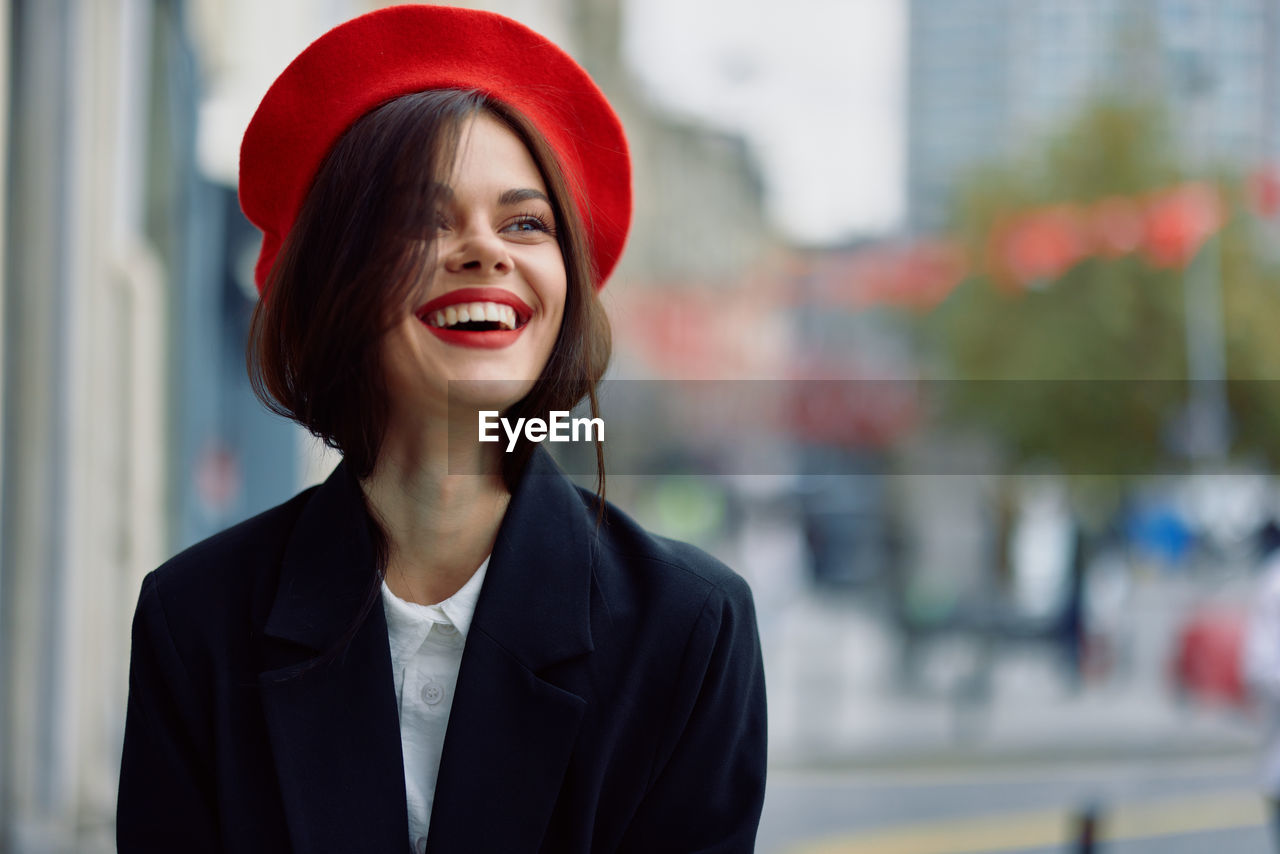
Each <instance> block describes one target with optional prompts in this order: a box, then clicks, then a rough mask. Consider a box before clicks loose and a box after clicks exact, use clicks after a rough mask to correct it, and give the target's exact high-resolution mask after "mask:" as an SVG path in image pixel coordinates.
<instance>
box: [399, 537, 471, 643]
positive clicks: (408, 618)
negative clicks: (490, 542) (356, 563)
mask: <svg viewBox="0 0 1280 854" xmlns="http://www.w3.org/2000/svg"><path fill="white" fill-rule="evenodd" d="M488 568H489V558H487V557H486V558H485V559H484V562H483V563H481V564H480V568H479V569H477V570H476V571H475V572H473V573H472V574H471V578H469V579H467V583H466V584H464V585H462V587H460V588H459V589H458V591H457V592H456V593H454V594H453V595H452V596H450V597H449V598H448V599H445V600H444V601H443V602H437V603H436V604H434V605H421V604H419V603H417V602H407V601H405V600H404V599H401V598H400V597H399V596H397V595H396V594H394V593H392V592H391V588H390V587H388V586H387V582H386V580H385V579H384V580H383V582H382V601H383V605H384V606H385V609H386V614H387V625H388V626H389V627H390V629H391V631H392V633H393V634H395V635H397V636H409V637H414V636H418V635H421V638H419V641H421V640H422V639H425V638H426V635H427V632H429V631H430V630H431V625H432V624H433V623H443V624H448V625H452V626H453V627H454V628H455V629H457V630H458V633H459V634H460V635H461V636H462V637H463V638H466V636H467V632H468V631H469V630H470V628H471V618H472V617H473V616H474V615H475V612H476V602H477V601H478V600H479V598H480V588H481V587H482V586H483V584H484V577H485V572H486V571H487V570H488Z"/></svg>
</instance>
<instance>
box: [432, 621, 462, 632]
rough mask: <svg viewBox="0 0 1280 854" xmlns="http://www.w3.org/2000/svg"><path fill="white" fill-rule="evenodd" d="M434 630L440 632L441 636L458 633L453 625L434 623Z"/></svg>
mask: <svg viewBox="0 0 1280 854" xmlns="http://www.w3.org/2000/svg"><path fill="white" fill-rule="evenodd" d="M436 628H437V629H439V630H440V634H442V635H456V634H457V633H458V629H457V627H455V626H454V625H453V623H436Z"/></svg>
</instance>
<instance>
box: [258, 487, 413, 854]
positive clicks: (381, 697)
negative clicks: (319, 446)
mask: <svg viewBox="0 0 1280 854" xmlns="http://www.w3.org/2000/svg"><path fill="white" fill-rule="evenodd" d="M359 488H360V487H359V484H358V483H357V482H356V481H355V479H354V478H353V477H351V476H350V474H349V472H348V471H347V469H346V466H345V465H340V466H338V468H337V470H335V471H334V473H333V474H332V475H331V476H330V477H329V479H328V480H327V481H326V482H325V483H324V484H323V485H322V486H321V487H320V488H319V489H318V490H317V491H316V493H315V494H314V495H313V496H312V497H311V499H310V500H309V501H308V503H307V506H306V508H305V509H304V510H303V512H302V515H301V516H300V517H299V520H298V523H297V525H296V527H295V529H294V532H293V534H292V536H291V537H290V540H289V544H288V546H287V548H286V552H285V555H284V561H283V565H282V570H281V576H280V585H279V589H278V590H277V593H276V598H275V602H274V604H273V606H272V610H271V613H270V615H269V617H268V619H267V623H266V627H265V633H266V634H267V635H268V636H269V637H273V638H277V639H279V640H283V641H287V642H289V645H287V646H282V647H281V649H283V650H284V652H282V653H279V654H278V655H279V657H278V658H277V659H276V660H274V661H272V662H270V663H269V665H268V666H271V667H273V669H270V670H268V671H267V672H264V673H263V674H261V676H260V677H259V680H260V684H261V693H262V702H263V709H264V713H265V715H266V721H267V728H268V732H269V734H270V738H271V747H272V751H273V753H274V757H275V762H276V768H277V770H278V774H279V777H280V789H281V794H282V797H283V800H284V805H285V811H286V814H287V821H288V825H289V835H290V839H291V841H292V843H293V848H294V850H295V851H296V852H298V854H327V852H334V854H338V852H344V853H345V852H351V851H403V850H406V848H407V847H408V827H409V824H408V811H407V808H406V806H405V791H404V770H403V764H402V758H401V749H400V725H399V715H398V713H397V710H396V699H395V687H394V681H393V678H392V674H391V654H390V651H389V648H388V644H387V626H386V618H385V617H384V615H383V611H382V607H381V604H380V602H377V601H375V602H374V606H373V608H372V609H371V610H370V612H369V616H368V618H367V619H366V620H364V622H363V625H361V627H360V628H359V630H358V631H357V632H356V634H355V636H354V637H353V638H352V640H351V641H350V643H349V644H348V645H347V646H346V647H345V649H344V650H343V651H342V652H341V653H340V654H339V655H338V656H337V657H336V659H335V660H334V661H332V662H330V663H326V664H322V665H319V666H317V667H314V668H312V669H310V670H303V671H302V672H301V673H299V672H298V669H299V668H298V667H297V665H298V664H299V663H305V662H306V661H307V660H309V659H310V658H311V657H312V656H313V655H314V654H315V653H318V652H324V651H328V650H329V649H330V648H331V647H332V646H333V644H335V643H337V642H338V641H339V640H340V639H341V637H342V635H343V632H344V631H346V630H347V629H348V628H349V626H350V625H351V623H352V621H353V620H354V619H355V618H356V615H357V614H358V613H359V610H360V608H361V606H362V604H363V603H364V601H365V597H366V595H367V593H368V586H369V584H370V581H371V577H372V571H373V570H372V567H373V549H372V544H371V541H370V539H369V534H368V529H367V527H366V524H367V523H366V521H365V511H364V504H363V499H362V498H361V496H360V493H359ZM298 647H304V648H306V653H305V654H301V655H300V654H299V650H298ZM285 662H287V664H286V665H285V666H281V664H283V663H285Z"/></svg>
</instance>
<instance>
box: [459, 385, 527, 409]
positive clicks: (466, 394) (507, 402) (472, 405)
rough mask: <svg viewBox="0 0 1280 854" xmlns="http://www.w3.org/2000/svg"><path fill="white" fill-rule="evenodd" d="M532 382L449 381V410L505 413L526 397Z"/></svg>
mask: <svg viewBox="0 0 1280 854" xmlns="http://www.w3.org/2000/svg"><path fill="white" fill-rule="evenodd" d="M533 384H534V381H533V380H513V379H464V380H450V381H449V408H450V410H452V409H453V408H454V407H462V408H464V409H467V410H476V411H479V410H497V411H499V412H504V411H506V410H507V409H508V408H509V407H511V406H513V405H514V404H515V403H517V402H518V401H519V400H520V399H521V398H522V397H524V396H525V395H527V394H528V393H529V391H530V389H532V388H533Z"/></svg>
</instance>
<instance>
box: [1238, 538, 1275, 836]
mask: <svg viewBox="0 0 1280 854" xmlns="http://www.w3.org/2000/svg"><path fill="white" fill-rule="evenodd" d="M1275 534H1276V526H1275V524H1274V522H1269V523H1268V524H1267V526H1266V527H1264V528H1263V530H1262V531H1261V532H1260V537H1259V540H1260V551H1261V552H1262V555H1261V557H1262V561H1261V571H1260V573H1259V577H1258V580H1257V588H1256V593H1255V595H1254V598H1253V607H1252V611H1251V613H1250V615H1249V624H1248V627H1247V631H1246V634H1245V642H1244V653H1243V658H1244V660H1243V662H1242V669H1243V672H1244V678H1245V682H1246V684H1247V685H1248V686H1249V691H1250V693H1251V694H1252V696H1253V699H1254V701H1255V703H1256V705H1257V708H1258V711H1259V712H1260V714H1261V716H1262V718H1263V723H1264V726H1265V727H1266V735H1265V739H1264V742H1263V749H1262V756H1261V759H1260V774H1261V777H1260V781H1261V785H1262V792H1263V795H1264V796H1265V797H1266V799H1267V802H1268V806H1269V809H1270V812H1271V825H1272V836H1273V844H1274V846H1275V850H1276V851H1277V852H1280V538H1277V537H1276V535H1275Z"/></svg>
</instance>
